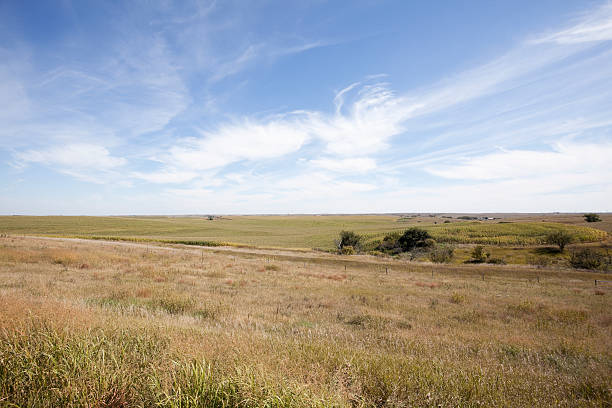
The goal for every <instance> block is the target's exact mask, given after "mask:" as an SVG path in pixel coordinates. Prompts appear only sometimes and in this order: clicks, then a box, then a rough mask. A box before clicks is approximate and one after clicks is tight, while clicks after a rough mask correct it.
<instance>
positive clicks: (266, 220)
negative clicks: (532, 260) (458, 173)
mask: <svg viewBox="0 0 612 408" xmlns="http://www.w3.org/2000/svg"><path fill="white" fill-rule="evenodd" d="M574 218H575V217H574ZM445 221H449V223H444V222H445ZM499 221H500V220H495V221H477V222H474V221H460V220H457V219H452V220H449V219H448V218H440V217H415V218H411V219H408V220H405V219H400V217H397V216H389V215H371V216H232V217H225V218H223V219H216V220H212V221H211V220H208V219H206V218H200V217H21V216H19V217H0V233H9V234H32V235H55V236H89V237H131V238H151V239H167V240H185V241H213V242H222V243H226V242H229V243H238V244H247V245H254V246H266V247H282V248H320V249H326V250H327V249H332V248H333V247H334V239H336V237H337V236H338V233H339V232H340V231H341V230H343V229H345V230H354V231H356V232H358V233H360V234H364V235H365V236H366V238H367V240H368V241H369V243H370V245H374V244H375V241H376V240H377V239H382V238H383V236H384V235H385V234H386V233H388V232H390V231H401V230H404V229H406V228H409V227H411V226H418V227H421V228H424V229H426V230H428V231H429V232H430V233H431V234H432V235H433V237H434V238H435V239H436V240H437V241H439V242H449V243H458V244H487V245H498V246H503V245H537V244H541V243H542V241H543V238H544V237H545V236H546V234H548V233H549V232H551V231H555V230H565V231H568V232H570V233H572V234H573V235H574V237H575V239H576V241H577V242H594V241H600V240H602V239H605V238H606V233H605V232H604V231H601V230H598V229H594V228H591V227H590V226H589V227H587V226H583V225H571V224H561V223H554V222H540V221H539V220H538V219H535V218H534V219H533V222H532V221H531V220H529V219H527V220H521V221H512V222H509V221H503V220H502V223H500V222H499ZM593 226H595V227H596V226H597V225H593Z"/></svg>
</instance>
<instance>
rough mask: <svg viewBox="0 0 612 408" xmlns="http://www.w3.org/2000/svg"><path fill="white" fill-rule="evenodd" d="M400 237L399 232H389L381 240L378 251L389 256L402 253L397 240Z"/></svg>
mask: <svg viewBox="0 0 612 408" xmlns="http://www.w3.org/2000/svg"><path fill="white" fill-rule="evenodd" d="M401 236H402V234H401V233H400V232H397V231H396V232H391V233H389V234H387V235H385V237H384V238H383V240H382V242H381V243H380V245H379V246H378V250H379V251H382V252H387V253H391V254H398V253H400V252H402V248H401V247H400V245H399V242H398V241H399V239H400V237H401Z"/></svg>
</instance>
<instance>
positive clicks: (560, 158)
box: [427, 143, 612, 182]
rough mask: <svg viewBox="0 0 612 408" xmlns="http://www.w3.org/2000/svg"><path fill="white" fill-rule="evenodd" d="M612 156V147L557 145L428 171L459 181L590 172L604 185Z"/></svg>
mask: <svg viewBox="0 0 612 408" xmlns="http://www.w3.org/2000/svg"><path fill="white" fill-rule="evenodd" d="M611 157H612V145H611V144H604V145H601V144H599V145H595V144H575V143H572V144H558V145H557V146H555V147H554V150H552V151H530V150H509V151H502V152H498V153H492V154H486V155H483V156H477V157H472V158H468V159H465V160H463V161H462V162H460V163H458V164H454V165H446V166H440V167H429V168H428V169H427V170H428V171H429V172H430V173H432V174H434V175H436V176H440V177H444V178H448V179H459V180H497V179H522V178H525V177H540V176H542V175H554V174H566V175H570V174H585V173H588V174H590V175H591V176H592V181H598V182H601V181H605V180H606V179H605V177H607V175H609V174H610V173H612V161H611V160H610V158H611ZM602 176H603V177H604V178H603V179H602Z"/></svg>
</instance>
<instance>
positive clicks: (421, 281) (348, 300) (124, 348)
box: [0, 237, 612, 407]
mask: <svg viewBox="0 0 612 408" xmlns="http://www.w3.org/2000/svg"><path fill="white" fill-rule="evenodd" d="M302 256H303V258H301V259H299V260H298V259H295V260H291V259H285V258H283V257H282V256H278V257H274V256H270V255H266V256H257V255H253V254H250V253H240V252H233V253H222V252H216V250H215V249H214V248H210V249H193V248H188V247H182V248H181V247H173V248H166V247H157V246H151V245H145V244H136V243H103V242H95V241H94V242H82V241H70V240H68V241H63V240H48V239H47V240H45V239H35V238H18V237H9V238H3V239H2V241H1V246H0V282H1V285H0V294H1V297H0V302H1V305H0V324H1V325H2V329H3V331H2V341H0V361H1V362H2V364H1V365H0V367H1V368H0V401H9V402H11V403H14V404H17V405H19V406H59V405H68V404H76V405H87V404H89V405H93V406H124V405H129V406H149V405H153V404H159V405H160V406H169V407H172V406H245V407H255V406H278V407H302V406H338V407H345V406H346V407H348V406H363V407H366V406H368V407H369V406H390V407H392V406H439V405H441V406H459V405H460V406H481V405H484V406H493V405H495V406H525V407H528V406H553V405H554V406H577V405H579V406H605V405H606V404H609V403H610V401H611V394H610V388H609V384H610V382H611V381H612V377H611V373H612V370H611V368H612V355H611V354H610V347H609V346H610V341H609V339H610V336H611V335H612V315H610V296H611V295H612V293H611V292H610V291H609V289H607V288H606V287H603V286H600V287H599V288H596V287H594V285H593V279H597V278H599V279H605V277H606V276H605V275H598V274H594V273H588V272H561V271H542V270H537V269H533V270H531V269H525V268H520V269H516V268H514V267H511V266H487V267H482V268H480V267H479V266H472V265H469V266H468V265H466V266H450V265H449V266H445V265H442V266H435V267H432V266H428V265H423V264H413V263H405V262H401V261H389V262H388V263H386V264H384V265H383V264H379V263H377V261H376V260H374V261H364V262H361V263H360V262H356V261H355V258H354V257H339V256H333V255H323V254H320V255H318V254H315V253H310V254H303V255H302ZM198 397H199V398H201V401H208V402H207V403H206V404H203V405H202V404H200V405H197V404H196V403H195V401H196V400H197V398H198ZM0 404H1V403H0ZM104 404H107V405H104ZM113 404H115V405H113ZM121 404H123V405H121ZM223 404H225V405H223Z"/></svg>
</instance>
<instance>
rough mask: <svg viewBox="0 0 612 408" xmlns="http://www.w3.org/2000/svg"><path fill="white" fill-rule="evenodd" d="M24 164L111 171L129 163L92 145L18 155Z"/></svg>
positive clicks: (30, 151) (72, 145) (68, 146)
mask: <svg viewBox="0 0 612 408" xmlns="http://www.w3.org/2000/svg"><path fill="white" fill-rule="evenodd" d="M16 158H17V160H19V161H20V162H23V163H37V164H45V165H49V166H52V167H59V168H62V169H64V168H66V169H91V170H110V169H114V168H116V167H120V166H123V165H125V164H126V163H127V161H126V159H124V158H122V157H115V156H112V155H111V154H110V152H109V151H108V149H106V148H105V147H103V146H99V145H92V144H84V143H81V144H69V145H65V146H56V147H51V148H49V149H45V150H27V151H25V152H22V153H17V154H16Z"/></svg>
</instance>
